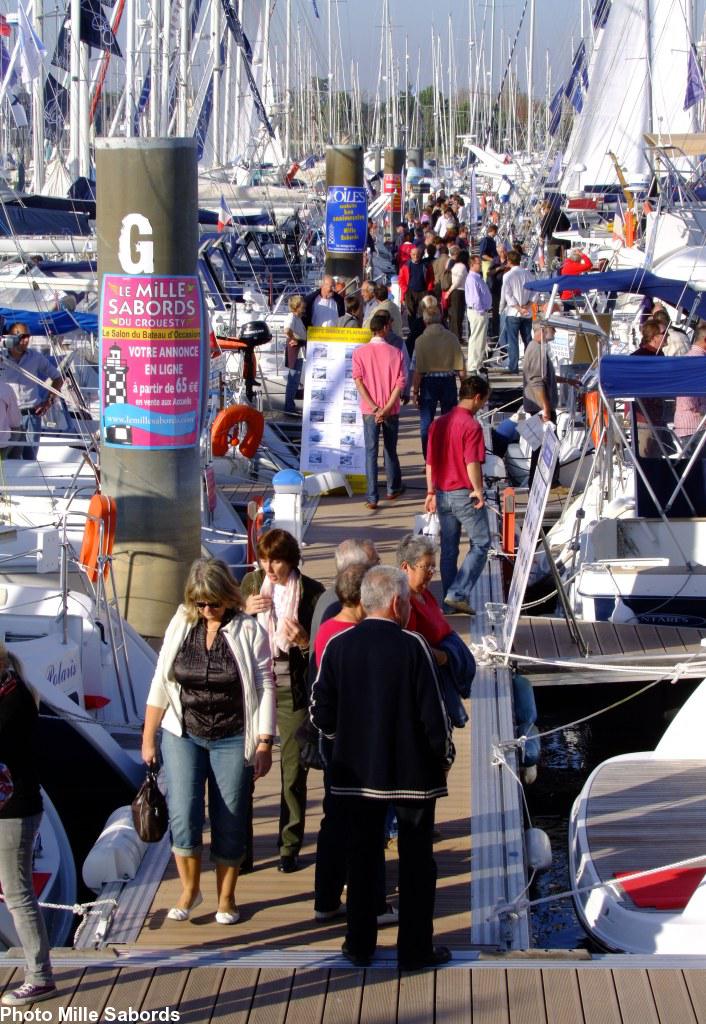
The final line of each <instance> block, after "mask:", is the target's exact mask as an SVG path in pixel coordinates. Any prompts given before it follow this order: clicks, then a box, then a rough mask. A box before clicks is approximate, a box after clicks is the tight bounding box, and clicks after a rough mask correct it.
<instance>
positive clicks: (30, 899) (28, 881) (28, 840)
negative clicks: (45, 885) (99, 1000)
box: [0, 814, 53, 985]
mask: <svg viewBox="0 0 706 1024" xmlns="http://www.w3.org/2000/svg"><path fill="white" fill-rule="evenodd" d="M41 820H42V816H41V814H32V815H30V816H29V817H28V818H3V820H2V821H0V885H2V890H3V893H4V895H5V902H6V903H7V909H8V910H9V911H10V913H11V914H12V922H13V924H14V926H15V931H16V932H17V937H18V939H19V940H20V943H21V944H22V949H23V951H24V955H25V957H26V959H27V970H26V971H25V981H26V982H28V983H29V984H30V985H51V983H52V980H53V979H52V972H51V963H50V962H49V939H48V937H47V929H46V925H45V924H44V917H43V916H42V912H41V910H40V909H39V903H38V901H37V897H36V896H35V895H34V888H33V886H32V851H33V849H34V840H35V837H36V835H37V832H38V831H39V823H40V821H41Z"/></svg>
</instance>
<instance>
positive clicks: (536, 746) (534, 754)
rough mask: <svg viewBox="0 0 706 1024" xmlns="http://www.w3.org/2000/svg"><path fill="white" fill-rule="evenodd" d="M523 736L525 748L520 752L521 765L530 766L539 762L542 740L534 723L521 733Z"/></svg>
mask: <svg viewBox="0 0 706 1024" xmlns="http://www.w3.org/2000/svg"><path fill="white" fill-rule="evenodd" d="M520 735H524V736H525V737H526V738H525V749H524V751H523V752H522V767H523V768H531V767H533V766H534V765H536V764H539V755H540V754H541V753H542V741H541V740H540V738H539V732H538V729H537V726H536V725H531V726H530V727H529V729H527V731H526V732H525V733H524V734H523V733H521V734H520Z"/></svg>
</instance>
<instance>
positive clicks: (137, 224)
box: [118, 213, 154, 274]
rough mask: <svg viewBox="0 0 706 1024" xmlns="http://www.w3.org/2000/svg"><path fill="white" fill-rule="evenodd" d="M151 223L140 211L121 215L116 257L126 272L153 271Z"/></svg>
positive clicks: (140, 272) (151, 272)
mask: <svg viewBox="0 0 706 1024" xmlns="http://www.w3.org/2000/svg"><path fill="white" fill-rule="evenodd" d="M151 238H152V225H151V224H150V222H149V220H148V219H147V217H145V216H143V214H141V213H128V214H127V215H126V216H125V217H123V219H122V222H121V227H120V237H119V238H118V259H119V260H120V266H121V267H122V268H123V270H124V271H125V273H126V274H153V273H154V242H153V241H151Z"/></svg>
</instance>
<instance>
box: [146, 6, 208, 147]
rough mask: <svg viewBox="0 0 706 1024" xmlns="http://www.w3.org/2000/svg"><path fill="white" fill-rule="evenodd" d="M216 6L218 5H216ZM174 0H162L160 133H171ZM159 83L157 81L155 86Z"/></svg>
mask: <svg viewBox="0 0 706 1024" xmlns="http://www.w3.org/2000/svg"><path fill="white" fill-rule="evenodd" d="M214 6H216V5H214ZM171 21H172V0H162V35H161V42H162V66H161V69H160V70H161V75H160V79H159V125H160V134H164V135H168V134H169V56H170V43H171V31H170V30H171ZM156 85H157V83H156V82H155V86H156Z"/></svg>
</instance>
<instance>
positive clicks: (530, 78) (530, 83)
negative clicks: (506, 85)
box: [527, 0, 583, 154]
mask: <svg viewBox="0 0 706 1024" xmlns="http://www.w3.org/2000/svg"><path fill="white" fill-rule="evenodd" d="M534 5H535V0H531V3H530V22H529V63H528V66H527V152H528V153H530V154H531V152H532V147H533V145H534V138H533V134H532V128H533V125H532V113H533V111H532V96H533V89H534ZM581 7H582V8H583V4H581Z"/></svg>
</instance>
